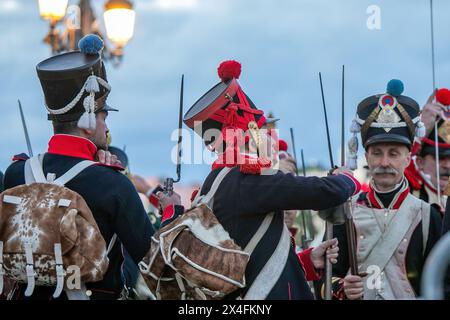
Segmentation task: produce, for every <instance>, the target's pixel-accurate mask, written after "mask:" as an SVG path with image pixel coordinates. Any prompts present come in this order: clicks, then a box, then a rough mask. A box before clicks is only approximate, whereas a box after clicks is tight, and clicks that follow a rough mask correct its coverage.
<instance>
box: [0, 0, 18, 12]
mask: <svg viewBox="0 0 450 320" xmlns="http://www.w3.org/2000/svg"><path fill="white" fill-rule="evenodd" d="M20 7H21V6H20V3H19V2H18V1H15V0H2V1H0V14H10V13H11V12H14V11H18V10H19V9H20Z"/></svg>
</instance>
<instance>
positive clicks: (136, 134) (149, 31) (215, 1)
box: [0, 0, 450, 183]
mask: <svg viewBox="0 0 450 320" xmlns="http://www.w3.org/2000/svg"><path fill="white" fill-rule="evenodd" d="M69 3H70V4H74V3H77V1H72V0H71V1H69ZM92 3H95V9H96V12H97V16H98V17H99V18H101V19H100V20H102V6H103V3H104V1H103V0H94V1H92ZM133 3H134V8H135V10H136V25H135V33H134V38H133V39H131V41H130V42H129V43H128V45H127V46H126V48H125V55H124V59H123V62H122V65H121V66H120V67H119V68H113V67H112V66H111V65H110V64H109V65H107V71H108V80H109V82H110V84H111V85H112V92H111V94H110V95H109V100H108V101H109V104H110V105H111V106H114V107H117V108H118V109H120V112H119V113H111V114H110V116H109V118H108V124H109V128H110V130H111V132H112V136H113V145H115V146H119V147H123V146H124V145H126V146H127V153H128V155H129V158H130V164H131V170H132V171H133V172H135V173H138V174H140V175H143V176H147V177H148V176H174V175H175V165H174V164H173V163H172V162H171V150H172V148H173V147H174V145H175V142H174V141H172V140H171V133H172V131H173V130H174V129H176V127H177V124H178V123H177V122H178V115H177V113H178V103H179V102H178V99H179V87H180V77H181V74H182V73H184V74H185V96H184V99H185V105H184V108H185V111H187V109H188V108H189V107H190V106H191V105H192V104H193V103H194V102H195V101H196V100H197V99H198V98H199V97H200V96H201V95H203V94H204V93H205V92H206V91H207V90H209V89H210V88H211V87H212V86H213V85H215V84H216V83H217V82H218V80H219V79H218V77H217V72H216V70H217V66H218V65H219V63H220V62H221V61H222V60H226V59H235V60H238V61H240V62H241V63H242V74H241V78H240V80H239V82H240V84H241V86H242V88H243V90H244V91H245V92H246V93H247V94H248V95H249V96H250V98H251V99H252V100H253V102H255V104H256V105H257V106H258V107H260V108H261V109H263V110H264V111H265V112H266V113H268V112H269V111H272V112H274V114H275V116H276V117H277V118H280V119H281V120H280V121H279V122H278V124H279V129H280V136H281V138H283V139H286V140H287V141H288V142H289V139H290V137H289V128H290V127H293V128H294V130H295V133H296V148H297V153H299V152H300V148H303V149H304V153H305V158H306V161H307V163H314V162H320V163H322V164H324V165H325V166H328V151H327V144H326V135H325V126H324V121H323V110H322V103H321V96H320V87H319V79H318V72H319V71H321V72H322V76H323V81H324V89H325V95H326V102H327V107H328V117H329V120H330V125H331V126H330V130H331V133H332V135H333V137H332V143H333V150H334V151H335V152H334V157H335V161H337V160H338V156H339V153H338V150H339V143H340V138H339V137H340V99H341V98H340V97H341V84H340V77H341V66H342V64H345V67H346V92H345V94H346V99H345V101H346V116H345V118H346V123H347V124H346V128H347V129H348V127H349V125H350V121H351V119H352V118H353V116H354V113H355V109H356V106H357V104H358V102H359V101H361V100H362V99H363V98H365V97H366V96H369V95H372V94H377V93H384V92H385V88H386V84H387V82H388V81H389V80H390V79H392V78H397V79H401V80H402V81H403V82H404V84H405V92H404V94H405V95H408V96H410V97H412V98H414V99H416V100H417V101H418V102H419V104H420V105H423V104H424V102H425V101H426V99H427V97H428V96H429V94H430V93H431V91H432V73H431V50H430V13H429V1H428V0H398V1H387V0H370V1H366V0H344V1H330V0H328V1H326V0H280V1H274V0H272V1H268V0H245V1H244V0H139V1H133ZM371 5H376V6H378V7H379V8H380V10H381V11H380V13H381V29H380V30H369V28H368V27H367V19H368V18H369V17H370V15H371V14H370V13H367V8H368V7H369V6H371ZM449 14H450V1H445V0H435V1H434V20H435V53H436V84H437V86H438V87H450V59H449V58H450V36H449V34H450V32H449V31H450V19H449ZM47 32H48V23H47V22H46V21H43V20H41V19H40V17H39V11H38V5H37V1H34V0H0V46H1V47H0V74H1V83H0V110H1V119H2V124H1V126H0V170H2V171H5V169H6V168H7V166H8V165H9V163H10V161H11V157H12V155H14V154H17V153H21V152H26V150H27V149H26V143H25V139H24V135H23V130H22V125H21V122H20V117H19V111H18V107H17V99H18V98H20V99H21V101H22V105H23V108H24V111H25V113H26V120H27V122H28V130H29V132H30V135H31V141H32V145H33V149H34V153H39V152H45V150H46V148H47V142H48V139H49V137H50V136H51V134H52V131H51V124H50V122H49V121H47V120H46V119H47V117H46V110H45V107H44V98H43V94H42V91H41V87H40V83H39V80H38V78H37V75H36V71H35V66H36V64H37V63H39V62H40V61H41V60H43V59H46V58H47V57H49V56H50V54H51V53H50V48H49V46H48V45H47V44H45V43H43V42H42V38H43V37H44V36H45V35H46V33H47ZM185 128H186V127H185ZM348 136H349V134H348V133H347V138H348ZM184 139H185V142H188V141H193V135H192V134H191V135H189V136H186V137H185V138H184ZM186 149H187V147H186ZM191 151H192V150H191ZM190 153H191V152H189V151H186V150H185V154H190ZM187 160H189V159H187ZM209 169H210V166H209V165H207V164H204V165H184V166H183V169H182V181H183V183H193V182H201V181H202V180H203V179H204V177H206V175H207V174H208V171H209Z"/></svg>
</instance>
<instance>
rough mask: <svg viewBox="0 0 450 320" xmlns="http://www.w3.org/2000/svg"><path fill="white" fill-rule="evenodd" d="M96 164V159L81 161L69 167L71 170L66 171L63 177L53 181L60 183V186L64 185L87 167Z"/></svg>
mask: <svg viewBox="0 0 450 320" xmlns="http://www.w3.org/2000/svg"><path fill="white" fill-rule="evenodd" d="M94 164H95V162H94V161H89V160H83V161H80V162H78V163H77V164H76V165H74V166H73V167H72V168H71V169H69V171H67V172H66V173H64V174H63V175H62V176H61V177H59V178H58V179H56V180H54V181H53V183H54V184H57V185H60V186H64V185H65V184H66V183H68V182H69V181H70V180H72V179H73V178H75V177H76V176H77V175H78V174H80V173H81V172H82V171H83V170H84V169H86V168H88V167H90V166H92V165H94Z"/></svg>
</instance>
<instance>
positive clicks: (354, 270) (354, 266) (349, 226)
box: [341, 66, 358, 275]
mask: <svg viewBox="0 0 450 320" xmlns="http://www.w3.org/2000/svg"><path fill="white" fill-rule="evenodd" d="M344 75H345V67H344V66H342V108H341V113H342V115H341V166H342V167H344V166H345V99H344V92H345V90H344V87H345V76H344ZM344 225H345V231H346V234H347V249H348V256H349V265H350V272H351V274H352V275H357V274H358V261H357V257H356V238H355V237H356V235H355V229H354V228H353V215H352V203H351V199H350V198H349V199H348V200H347V201H346V202H345V203H344Z"/></svg>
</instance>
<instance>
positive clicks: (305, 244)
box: [290, 128, 311, 250]
mask: <svg viewBox="0 0 450 320" xmlns="http://www.w3.org/2000/svg"><path fill="white" fill-rule="evenodd" d="M290 131H291V142H292V152H293V154H294V160H295V172H296V174H297V175H298V166H297V152H296V151H295V140H294V129H293V128H290ZM301 153H302V169H303V176H304V177H306V171H305V162H304V159H303V149H301ZM308 212H309V214H311V212H310V211H309V210H308ZM305 214H306V212H305V210H302V211H301V215H302V229H303V230H302V231H303V232H302V249H303V250H306V249H308V243H309V242H311V239H309V237H308V230H307V228H306V218H305Z"/></svg>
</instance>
